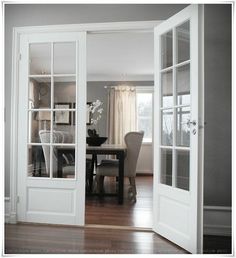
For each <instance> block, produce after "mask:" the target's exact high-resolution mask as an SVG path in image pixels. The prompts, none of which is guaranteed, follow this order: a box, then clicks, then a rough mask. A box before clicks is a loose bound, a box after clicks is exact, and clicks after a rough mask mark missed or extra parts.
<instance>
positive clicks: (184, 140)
mask: <svg viewBox="0 0 236 258" xmlns="http://www.w3.org/2000/svg"><path fill="white" fill-rule="evenodd" d="M189 121H190V107H183V108H177V132H176V145H177V146H186V147H189V146H190V126H189Z"/></svg>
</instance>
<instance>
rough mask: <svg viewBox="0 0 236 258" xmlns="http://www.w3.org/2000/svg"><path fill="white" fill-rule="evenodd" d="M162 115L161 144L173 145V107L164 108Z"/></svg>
mask: <svg viewBox="0 0 236 258" xmlns="http://www.w3.org/2000/svg"><path fill="white" fill-rule="evenodd" d="M161 116H162V119H161V121H162V135H161V144H162V145H166V146H171V145H172V144H173V109H167V110H162V113H161Z"/></svg>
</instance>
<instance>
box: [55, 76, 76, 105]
mask: <svg viewBox="0 0 236 258" xmlns="http://www.w3.org/2000/svg"><path fill="white" fill-rule="evenodd" d="M75 102H76V79H75V77H74V76H72V77H54V107H55V108H58V106H57V105H56V104H57V103H65V104H72V103H75Z"/></svg>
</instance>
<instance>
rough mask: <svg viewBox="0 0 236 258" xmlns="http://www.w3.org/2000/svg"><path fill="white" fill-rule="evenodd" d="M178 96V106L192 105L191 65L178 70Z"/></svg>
mask: <svg viewBox="0 0 236 258" xmlns="http://www.w3.org/2000/svg"><path fill="white" fill-rule="evenodd" d="M176 94H177V105H189V104H190V65H189V64H187V65H184V66H181V67H178V68H177V69H176Z"/></svg>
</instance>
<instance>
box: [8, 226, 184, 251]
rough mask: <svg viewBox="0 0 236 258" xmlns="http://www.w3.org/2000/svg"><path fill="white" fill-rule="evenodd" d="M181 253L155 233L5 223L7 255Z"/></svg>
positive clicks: (178, 248)
mask: <svg viewBox="0 0 236 258" xmlns="http://www.w3.org/2000/svg"><path fill="white" fill-rule="evenodd" d="M152 253H162V254H165V253H167V254H169V253H171V254H177V253H178V254H179V253H186V251H184V250H183V249H181V248H180V247H178V246H176V245H174V244H172V243H171V242H169V241H167V240H166V239H164V238H162V237H160V236H158V235H157V234H155V233H153V232H138V231H127V230H114V229H107V228H106V229H101V228H100V229H96V228H79V227H74V228H73V227H66V226H63V227H62V226H49V225H31V224H16V225H10V224H7V225H6V226H5V254H152Z"/></svg>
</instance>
